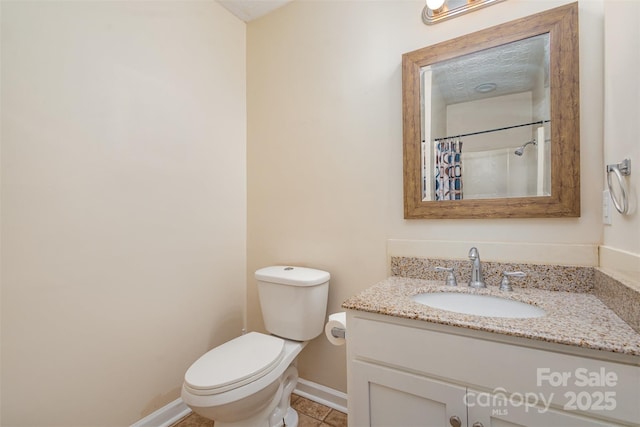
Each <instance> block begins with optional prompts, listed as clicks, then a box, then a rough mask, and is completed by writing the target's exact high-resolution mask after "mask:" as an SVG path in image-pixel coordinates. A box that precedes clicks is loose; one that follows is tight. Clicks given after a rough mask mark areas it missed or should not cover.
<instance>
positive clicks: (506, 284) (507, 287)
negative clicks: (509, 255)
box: [500, 271, 527, 291]
mask: <svg viewBox="0 0 640 427" xmlns="http://www.w3.org/2000/svg"><path fill="white" fill-rule="evenodd" d="M526 275H527V274H526V273H523V272H522V271H505V272H503V273H502V281H501V282H500V290H501V291H513V287H512V286H511V282H510V281H509V278H510V277H525V276H526Z"/></svg>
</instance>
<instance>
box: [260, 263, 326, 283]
mask: <svg viewBox="0 0 640 427" xmlns="http://www.w3.org/2000/svg"><path fill="white" fill-rule="evenodd" d="M330 277H331V275H330V274H329V273H327V272H326V271H322V270H316V269H314V268H306V267H292V266H285V265H276V266H272V267H265V268H261V269H259V270H258V271H256V279H258V280H260V281H262V282H270V283H278V284H282V285H291V286H315V285H320V284H322V283H325V282H328V281H329V278H330Z"/></svg>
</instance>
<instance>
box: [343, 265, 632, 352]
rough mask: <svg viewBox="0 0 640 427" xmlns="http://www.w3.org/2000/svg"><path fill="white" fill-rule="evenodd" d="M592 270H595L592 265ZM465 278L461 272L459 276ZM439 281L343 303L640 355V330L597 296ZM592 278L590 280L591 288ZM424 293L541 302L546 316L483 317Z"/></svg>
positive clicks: (392, 282) (414, 281) (391, 286)
mask: <svg viewBox="0 0 640 427" xmlns="http://www.w3.org/2000/svg"><path fill="white" fill-rule="evenodd" d="M590 274H595V272H594V271H593V269H591V273H590ZM458 280H459V281H460V276H458ZM460 282H462V281H460ZM443 283H444V281H443V278H439V280H437V281H434V280H424V279H418V278H412V277H397V276H396V277H389V278H388V279H386V280H384V281H382V282H380V283H378V284H376V285H374V286H372V287H370V288H368V289H366V290H364V291H363V292H361V293H359V294H358V295H355V296H353V297H351V298H349V299H347V300H346V301H345V302H344V303H343V305H342V307H343V308H345V309H353V310H360V311H367V312H372V313H379V314H385V315H390V316H397V317H403V318H407V319H418V320H425V321H429V322H434V323H439V324H444V325H452V326H458V327H464V328H470V329H476V330H482V331H487V332H495V333H500V334H506V335H511V336H516V337H524V338H530V339H534V340H540V341H546V342H553V343H559V344H568V345H574V346H579V347H584V348H590V349H595V350H604V351H611V352H615V353H622V354H628V355H636V356H640V334H638V332H636V331H634V330H633V329H632V328H631V327H630V326H629V325H628V324H627V323H625V321H623V320H622V319H621V318H620V317H618V316H617V315H616V314H615V313H614V312H613V311H612V310H611V309H609V308H608V307H607V306H606V305H605V304H604V303H603V302H602V301H601V300H600V299H598V297H596V296H595V295H593V294H589V293H580V292H575V291H574V292H565V291H549V290H546V289H539V288H530V287H527V288H524V287H518V286H517V282H515V281H514V291H513V292H502V291H499V290H498V289H497V287H496V286H490V287H489V288H487V289H480V290H474V289H470V288H468V287H467V286H466V284H464V283H460V285H461V286H458V287H448V286H444V285H443ZM591 284H593V280H591V281H590V286H589V287H591ZM423 292H473V293H478V294H483V295H495V296H500V297H502V298H509V299H514V300H517V301H522V302H526V303H529V304H534V305H537V306H539V307H541V308H543V309H544V310H545V311H546V313H547V315H546V316H544V317H539V318H529V319H506V318H499V317H481V316H473V315H466V314H459V313H454V312H451V311H445V310H439V309H435V308H431V307H428V306H425V305H422V304H419V303H416V302H413V301H412V300H411V296H413V295H415V294H418V293H423Z"/></svg>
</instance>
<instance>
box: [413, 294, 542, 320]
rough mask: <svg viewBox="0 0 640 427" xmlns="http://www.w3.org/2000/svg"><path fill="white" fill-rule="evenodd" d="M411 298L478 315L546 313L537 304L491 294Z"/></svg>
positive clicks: (536, 315)
mask: <svg viewBox="0 0 640 427" xmlns="http://www.w3.org/2000/svg"><path fill="white" fill-rule="evenodd" d="M411 299H412V300H413V301H415V302H417V303H420V304H424V305H427V306H429V307H433V308H439V309H441V310H447V311H453V312H456V313H463V314H473V315H476V316H487V317H511V318H529V317H542V316H544V315H545V312H544V310H543V309H541V308H540V307H536V306H535V305H531V304H527V303H524V302H520V301H513V300H510V299H505V298H499V297H494V296H491V295H477V294H464V293H458V292H432V293H425V294H418V295H414V296H413V297H411Z"/></svg>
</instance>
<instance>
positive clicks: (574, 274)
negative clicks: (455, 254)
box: [391, 257, 595, 292]
mask: <svg viewBox="0 0 640 427" xmlns="http://www.w3.org/2000/svg"><path fill="white" fill-rule="evenodd" d="M436 266H441V267H447V268H450V267H453V268H454V269H455V275H456V278H457V279H458V284H459V285H464V284H466V280H468V279H469V277H471V263H470V262H469V260H467V259H465V260H461V259H458V260H456V259H428V258H415V257H392V258H391V275H392V276H401V277H411V278H415V279H427V280H444V279H445V275H446V273H442V272H438V271H435V270H434V267H436ZM482 270H483V273H484V279H485V282H486V283H487V285H495V286H498V285H499V284H500V280H501V279H502V273H503V272H505V271H522V272H524V273H526V274H527V277H526V278H525V279H513V280H512V285H513V287H514V288H515V287H524V286H526V287H527V288H538V289H546V290H548V291H566V292H590V291H591V290H592V288H593V283H594V274H595V269H594V268H592V267H572V266H562V265H546V264H523V263H504V262H492V261H482Z"/></svg>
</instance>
